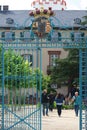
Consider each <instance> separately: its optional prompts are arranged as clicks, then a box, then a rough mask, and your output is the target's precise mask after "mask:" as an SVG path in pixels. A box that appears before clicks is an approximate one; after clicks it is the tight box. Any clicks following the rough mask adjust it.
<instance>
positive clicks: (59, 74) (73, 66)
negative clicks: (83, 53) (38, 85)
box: [51, 49, 79, 85]
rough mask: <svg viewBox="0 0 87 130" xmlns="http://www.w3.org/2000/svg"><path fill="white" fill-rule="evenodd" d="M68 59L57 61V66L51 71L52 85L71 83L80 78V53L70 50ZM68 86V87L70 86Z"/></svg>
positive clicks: (76, 50)
mask: <svg viewBox="0 0 87 130" xmlns="http://www.w3.org/2000/svg"><path fill="white" fill-rule="evenodd" d="M68 51H69V53H68V57H67V58H65V59H57V60H56V61H55V63H56V66H54V67H53V68H52V69H51V83H57V84H59V85H60V84H61V83H66V82H67V83H69V84H72V82H73V81H74V80H75V79H78V77H79V51H78V49H69V50H68ZM69 84H68V85H69Z"/></svg>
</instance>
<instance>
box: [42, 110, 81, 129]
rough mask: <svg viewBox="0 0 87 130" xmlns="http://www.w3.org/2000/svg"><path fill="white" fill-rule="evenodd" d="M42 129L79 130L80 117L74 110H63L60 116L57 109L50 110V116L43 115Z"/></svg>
mask: <svg viewBox="0 0 87 130" xmlns="http://www.w3.org/2000/svg"><path fill="white" fill-rule="evenodd" d="M42 130H79V117H76V116H75V113H74V110H62V115H61V117H59V116H58V115H57V111H56V110H54V111H53V112H50V111H49V116H48V117H47V116H43V117H42Z"/></svg>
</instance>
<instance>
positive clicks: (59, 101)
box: [55, 93, 63, 117]
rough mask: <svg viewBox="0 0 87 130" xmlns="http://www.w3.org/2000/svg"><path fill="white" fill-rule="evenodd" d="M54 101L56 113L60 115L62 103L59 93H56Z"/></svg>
mask: <svg viewBox="0 0 87 130" xmlns="http://www.w3.org/2000/svg"><path fill="white" fill-rule="evenodd" d="M55 101H56V107H57V113H58V115H59V117H60V116H61V113H62V104H63V97H62V96H61V94H60V93H59V94H57V95H56V97H55Z"/></svg>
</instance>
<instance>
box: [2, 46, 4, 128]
mask: <svg viewBox="0 0 87 130" xmlns="http://www.w3.org/2000/svg"><path fill="white" fill-rule="evenodd" d="M2 130H4V47H2Z"/></svg>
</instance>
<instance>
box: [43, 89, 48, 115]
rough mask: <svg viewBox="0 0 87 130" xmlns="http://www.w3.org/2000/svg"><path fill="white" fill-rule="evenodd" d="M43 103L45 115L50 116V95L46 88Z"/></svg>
mask: <svg viewBox="0 0 87 130" xmlns="http://www.w3.org/2000/svg"><path fill="white" fill-rule="evenodd" d="M42 105H43V116H45V115H47V116H48V109H49V97H48V94H47V90H46V89H44V90H43V93H42Z"/></svg>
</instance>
